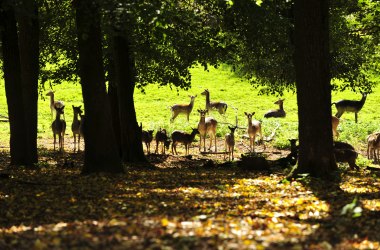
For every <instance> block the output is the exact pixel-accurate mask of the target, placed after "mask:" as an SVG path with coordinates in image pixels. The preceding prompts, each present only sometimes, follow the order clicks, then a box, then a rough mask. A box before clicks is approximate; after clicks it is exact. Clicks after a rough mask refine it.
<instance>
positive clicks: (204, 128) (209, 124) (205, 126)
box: [198, 109, 218, 152]
mask: <svg viewBox="0 0 380 250" xmlns="http://www.w3.org/2000/svg"><path fill="white" fill-rule="evenodd" d="M198 113H199V114H200V119H199V123H198V131H199V136H200V140H199V151H201V149H202V140H203V148H204V151H206V135H209V136H210V147H209V148H208V149H209V150H210V149H211V146H212V139H213V138H214V141H215V152H217V145H216V127H217V125H218V122H217V120H215V119H214V118H213V117H206V114H207V113H208V110H207V109H203V110H202V109H198Z"/></svg>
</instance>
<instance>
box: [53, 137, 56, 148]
mask: <svg viewBox="0 0 380 250" xmlns="http://www.w3.org/2000/svg"><path fill="white" fill-rule="evenodd" d="M53 135H54V151H55V140H56V138H55V134H53Z"/></svg>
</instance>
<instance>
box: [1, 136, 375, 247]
mask: <svg viewBox="0 0 380 250" xmlns="http://www.w3.org/2000/svg"><path fill="white" fill-rule="evenodd" d="M49 143H50V144H49ZM49 143H47V144H46V145H47V148H42V149H40V163H39V165H38V167H36V168H35V169H27V168H22V167H21V168H13V167H8V165H9V153H8V152H3V153H1V155H0V208H1V209H0V249H132V248H133V249H326V250H327V249H379V248H380V234H379V233H378V231H377V230H378V228H380V179H379V176H380V171H377V170H373V169H372V170H370V169H367V168H364V167H362V168H361V169H360V170H359V171H352V170H350V169H348V167H347V166H346V164H342V165H339V171H338V172H337V174H336V177H335V179H334V180H333V181H324V180H320V179H314V178H310V177H308V176H304V177H302V178H299V179H295V180H293V181H291V182H290V181H285V179H284V178H285V176H286V175H287V174H288V173H289V171H290V169H284V168H280V167H278V166H274V165H273V164H271V165H270V168H268V169H267V170H263V171H257V170H256V171H255V170H246V169H245V170H244V169H241V168H239V167H238V166H237V165H236V164H222V163H223V162H225V161H224V159H223V158H224V156H223V155H215V154H207V155H201V154H199V153H198V148H197V147H196V146H197V144H196V143H195V144H194V147H193V148H191V150H190V153H191V154H193V155H192V156H191V157H189V156H184V155H183V151H181V153H182V155H180V156H173V155H166V156H162V155H155V154H151V155H149V156H148V159H149V161H150V163H151V165H150V166H149V167H147V166H146V165H139V166H138V165H134V166H126V170H127V171H126V173H125V174H118V175H109V174H94V175H85V176H84V175H80V166H81V165H82V164H83V153H75V154H74V153H71V150H72V149H71V148H70V149H69V148H68V149H67V152H66V153H64V154H61V153H57V152H54V151H52V150H51V146H52V145H51V141H50V142H49ZM239 143H240V142H238V143H237V144H238V151H239V152H240V153H239V154H237V155H236V156H237V158H239V156H240V154H241V152H244V151H246V147H247V141H245V142H242V144H241V145H240V144H239ZM153 145H154V143H153ZM207 145H208V143H207ZM218 147H219V151H221V150H222V149H223V150H224V146H223V144H222V143H221V142H220V143H219V145H218ZM153 148H154V147H153ZM180 148H183V147H182V146H180ZM257 151H259V152H262V151H265V152H264V154H265V155H266V156H267V158H268V159H269V160H272V161H273V160H275V159H277V158H280V157H283V156H284V155H286V154H287V153H288V151H286V150H278V149H275V148H271V146H270V145H267V147H266V148H265V150H264V148H263V146H262V145H260V146H257ZM235 163H236V161H235ZM152 166H153V167H152Z"/></svg>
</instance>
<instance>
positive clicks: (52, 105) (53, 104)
mask: <svg viewBox="0 0 380 250" xmlns="http://www.w3.org/2000/svg"><path fill="white" fill-rule="evenodd" d="M54 93H55V91H53V90H50V91H49V92H48V93H47V94H46V96H50V111H51V117H53V115H54V113H55V111H56V109H55V108H57V107H58V108H62V107H64V106H65V104H64V103H63V101H59V100H57V101H55V100H54ZM63 117H64V115H63Z"/></svg>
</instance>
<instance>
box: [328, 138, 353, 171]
mask: <svg viewBox="0 0 380 250" xmlns="http://www.w3.org/2000/svg"><path fill="white" fill-rule="evenodd" d="M334 155H335V159H336V161H337V162H347V163H348V166H349V167H350V168H351V169H356V170H359V166H358V165H356V158H358V153H357V152H356V151H355V148H354V147H353V146H352V145H350V144H348V143H346V142H341V141H334Z"/></svg>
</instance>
